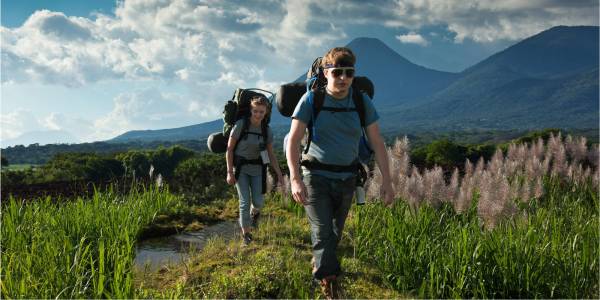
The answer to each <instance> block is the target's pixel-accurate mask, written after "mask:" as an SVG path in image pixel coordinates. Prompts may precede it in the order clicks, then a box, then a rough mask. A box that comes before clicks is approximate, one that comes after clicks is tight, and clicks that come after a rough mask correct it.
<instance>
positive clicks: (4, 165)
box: [1, 156, 8, 167]
mask: <svg viewBox="0 0 600 300" xmlns="http://www.w3.org/2000/svg"><path fill="white" fill-rule="evenodd" d="M1 160H2V166H3V167H7V166H8V160H7V159H6V157H4V156H2V158H1Z"/></svg>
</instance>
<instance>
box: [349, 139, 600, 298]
mask: <svg viewBox="0 0 600 300" xmlns="http://www.w3.org/2000/svg"><path fill="white" fill-rule="evenodd" d="M388 153H389V154H390V160H391V162H392V166H393V172H394V175H395V176H393V177H394V182H393V184H394V186H395V188H396V191H397V193H398V194H397V197H398V198H400V199H401V201H398V202H397V203H396V205H395V206H394V207H393V208H391V209H386V208H384V207H382V206H381V205H370V206H366V207H364V208H362V209H360V210H359V211H358V212H357V217H358V222H357V224H358V225H357V226H356V228H355V230H356V235H357V238H356V241H357V247H358V253H359V256H360V257H361V258H362V259H364V260H367V261H373V262H375V263H376V264H377V266H378V268H379V269H380V270H381V271H382V272H384V275H385V277H386V278H387V280H388V282H389V283H390V284H391V285H392V286H393V287H394V288H395V289H396V290H398V291H400V292H401V293H408V294H412V295H415V296H417V295H418V296H419V297H425V298H468V297H469V298H470V297H475V298H598V297H599V296H600V294H599V288H600V287H599V281H600V273H599V272H600V269H599V266H598V265H599V263H600V261H599V260H600V251H599V244H598V243H599V241H600V231H599V230H598V228H600V221H599V205H600V201H599V199H598V181H599V180H598V177H599V174H598V170H597V169H595V170H594V168H597V165H598V147H594V148H592V149H587V147H586V142H585V140H584V139H577V140H576V139H573V138H571V137H567V138H566V139H564V140H563V139H562V137H561V136H560V135H558V136H552V137H551V138H550V140H549V141H548V144H547V145H544V143H543V141H542V140H539V141H538V142H537V143H535V144H533V145H531V146H527V145H510V146H509V148H508V150H507V153H506V155H505V154H504V153H503V152H502V151H498V152H497V153H496V154H495V155H494V157H493V158H492V159H491V161H489V162H487V163H486V162H484V161H483V160H480V161H479V162H478V163H477V164H476V166H475V167H473V165H472V164H471V163H470V162H469V161H467V162H466V164H465V167H464V168H463V172H462V173H463V175H462V178H459V177H460V175H459V172H458V170H455V171H454V173H453V175H452V177H451V178H450V180H446V179H445V178H444V176H443V173H442V171H441V169H439V168H437V167H436V168H434V169H432V170H423V171H421V170H417V169H416V168H412V169H411V167H410V159H409V157H408V155H407V153H408V140H406V139H404V140H401V141H398V142H397V143H396V145H395V146H394V147H393V148H392V149H389V150H388ZM584 165H585V168H584ZM375 174H377V172H376V173H375ZM380 180H381V178H377V177H375V178H374V179H373V180H371V183H370V190H371V195H372V196H373V197H375V196H376V190H377V189H378V187H379V186H378V185H379V184H380V183H379V182H380Z"/></svg>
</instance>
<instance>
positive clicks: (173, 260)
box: [134, 221, 239, 271]
mask: <svg viewBox="0 0 600 300" xmlns="http://www.w3.org/2000/svg"><path fill="white" fill-rule="evenodd" d="M238 232H239V225H238V223H237V222H234V221H225V222H221V223H217V224H215V225H211V226H208V227H206V228H204V229H202V230H199V231H193V232H184V233H180V234H175V235H170V236H165V237H159V238H151V239H146V240H143V241H141V242H140V243H139V244H138V246H137V249H136V256H135V260H134V265H135V267H136V268H138V269H142V270H143V269H144V268H145V269H146V270H147V271H156V270H158V269H160V268H161V267H162V266H165V265H169V264H180V263H182V262H183V261H185V260H186V259H187V258H188V257H189V255H190V253H193V252H195V251H200V250H202V248H204V246H205V245H206V242H207V241H208V240H209V239H210V238H212V237H217V236H220V237H222V238H223V239H225V240H226V241H229V240H231V239H232V238H234V237H238V235H239V233H238Z"/></svg>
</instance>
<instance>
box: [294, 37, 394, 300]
mask: <svg viewBox="0 0 600 300" xmlns="http://www.w3.org/2000/svg"><path fill="white" fill-rule="evenodd" d="M355 63H356V57H355V56H354V54H353V53H352V51H351V50H350V49H348V48H345V47H336V48H333V49H331V50H329V51H328V52H327V54H325V56H324V57H323V59H322V61H321V66H322V68H323V75H324V76H325V79H326V80H327V84H326V86H325V88H324V89H323V88H320V89H313V90H311V91H309V92H307V93H306V94H304V95H303V96H302V98H301V99H300V101H299V102H298V104H297V105H296V108H295V110H294V113H293V115H292V118H293V119H292V124H291V127H290V133H289V141H288V144H287V148H286V156H287V163H288V166H289V169H290V181H291V188H292V196H293V198H294V200H295V201H296V202H298V203H299V204H302V205H303V206H304V209H305V211H306V215H307V216H308V219H309V222H310V229H311V240H312V249H313V258H312V267H313V269H312V273H313V276H314V278H315V279H316V280H318V281H319V283H320V285H321V287H322V289H323V292H324V294H325V296H326V297H327V298H337V297H339V294H338V293H339V290H338V283H337V277H338V276H339V275H340V274H341V268H340V263H339V261H338V259H337V256H336V248H337V245H338V243H339V241H340V238H341V237H342V230H343V229H344V223H345V221H346V217H347V216H348V211H349V210H350V206H351V204H352V197H353V194H354V190H355V186H356V179H357V178H356V176H358V169H359V167H360V164H359V160H358V154H359V142H360V139H361V136H362V130H363V128H364V130H365V132H366V135H367V138H368V140H369V142H370V144H371V146H372V148H373V150H374V152H375V160H376V162H377V164H378V165H379V169H380V170H381V173H382V174H381V175H382V178H383V183H382V188H381V196H382V199H383V201H384V203H385V204H387V205H390V204H392V202H393V200H394V199H393V196H394V191H393V188H392V184H391V178H390V168H389V162H388V158H387V152H386V148H385V144H384V141H383V138H382V137H381V134H380V132H379V125H378V124H377V120H378V119H379V115H378V114H377V112H376V111H375V108H374V107H373V104H372V102H371V99H369V97H368V96H366V95H362V94H361V96H362V97H361V98H362V99H361V100H362V101H363V107H364V109H363V110H364V117H361V116H359V114H358V113H357V107H355V105H354V104H355V101H354V100H353V90H352V80H353V79H354V74H355V68H354V65H355ZM356 92H357V91H356ZM319 93H321V94H320V95H319ZM319 97H321V99H320V100H319V101H323V102H322V108H321V109H320V111H319V112H318V115H317V116H315V113H314V110H313V109H314V101H315V99H317V98H319ZM323 97H324V99H323ZM361 118H364V121H362V120H361ZM361 121H362V122H361ZM363 122H364V124H361V123H363ZM307 127H308V128H309V130H310V133H309V134H310V136H311V141H310V142H309V144H308V147H309V148H308V151H307V152H305V154H304V155H303V156H302V160H301V162H299V161H298V157H299V156H300V153H299V145H300V141H301V139H302V137H303V136H304V133H305V131H306V129H307ZM301 166H302V175H303V176H302V177H301V174H300V171H301V170H300V167H301Z"/></svg>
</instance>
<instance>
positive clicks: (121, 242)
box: [0, 188, 177, 298]
mask: <svg viewBox="0 0 600 300" xmlns="http://www.w3.org/2000/svg"><path fill="white" fill-rule="evenodd" d="M51 200H52V199H50V198H49V197H48V198H45V199H39V200H37V201H34V202H31V203H28V204H24V203H21V202H18V201H16V200H15V199H13V198H11V199H9V200H8V202H9V203H7V204H5V205H4V206H3V208H2V228H1V232H2V267H1V270H0V277H1V279H2V283H1V289H2V292H1V293H2V294H1V295H2V298H105V297H106V298H132V297H133V296H134V289H133V277H132V272H131V267H132V262H133V259H134V256H135V242H136V237H137V235H138V234H139V232H140V231H141V228H143V227H144V226H145V225H147V224H149V223H151V222H152V220H153V218H154V216H155V214H156V213H157V212H159V211H161V210H164V209H166V208H167V207H169V206H170V205H172V204H173V203H175V202H176V201H177V197H175V196H173V195H172V194H170V193H169V192H168V191H163V190H159V189H158V188H150V189H147V190H143V189H133V191H132V192H131V193H130V194H128V195H125V196H119V195H117V194H114V193H112V192H110V191H108V192H105V193H99V192H96V193H95V194H94V196H93V197H92V198H91V199H82V198H78V199H77V200H75V201H71V202H67V203H61V204H53V201H51ZM59 202H60V201H59Z"/></svg>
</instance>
